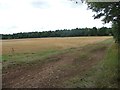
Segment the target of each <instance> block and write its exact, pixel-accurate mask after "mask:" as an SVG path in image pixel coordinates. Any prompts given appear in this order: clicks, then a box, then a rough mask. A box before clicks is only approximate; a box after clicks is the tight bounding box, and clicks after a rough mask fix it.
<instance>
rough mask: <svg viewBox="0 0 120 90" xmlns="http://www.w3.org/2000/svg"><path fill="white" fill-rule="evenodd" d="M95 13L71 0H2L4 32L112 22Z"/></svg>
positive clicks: (0, 28) (0, 24) (0, 19)
mask: <svg viewBox="0 0 120 90" xmlns="http://www.w3.org/2000/svg"><path fill="white" fill-rule="evenodd" d="M94 14H95V12H92V10H87V5H86V4H83V3H81V2H79V3H78V4H76V3H75V2H74V1H71V0H0V34H12V33H19V32H34V31H40V32H41V31H50V30H51V31H53V30H58V29H59V30H60V29H73V28H85V27H88V28H92V27H97V28H100V27H102V26H105V27H110V26H111V24H103V22H102V21H101V19H96V20H94V18H93V17H92V16H93V15H94Z"/></svg>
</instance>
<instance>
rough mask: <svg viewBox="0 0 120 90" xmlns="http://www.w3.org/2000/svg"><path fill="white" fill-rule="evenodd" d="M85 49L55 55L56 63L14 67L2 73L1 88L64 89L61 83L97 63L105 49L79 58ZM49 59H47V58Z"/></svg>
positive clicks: (53, 57)
mask: <svg viewBox="0 0 120 90" xmlns="http://www.w3.org/2000/svg"><path fill="white" fill-rule="evenodd" d="M85 50H87V49H84V48H77V49H74V50H72V52H68V53H65V54H60V55H55V56H52V57H50V59H55V60H56V61H53V62H49V63H45V64H43V65H39V63H38V64H35V65H33V66H31V67H27V66H26V67H16V68H14V69H11V68H10V69H8V70H6V73H5V72H4V73H3V88H50V87H51V88H52V87H65V86H64V85H63V84H62V83H63V82H64V81H65V80H68V79H69V78H71V77H74V76H75V75H82V74H83V73H85V72H87V71H89V70H90V69H91V68H92V67H93V66H94V65H96V64H97V63H99V61H100V60H102V58H103V57H104V55H105V51H106V47H103V48H101V49H98V50H94V51H92V52H91V53H90V54H89V57H88V58H85V59H83V58H80V53H81V52H83V51H85ZM47 59H49V58H47Z"/></svg>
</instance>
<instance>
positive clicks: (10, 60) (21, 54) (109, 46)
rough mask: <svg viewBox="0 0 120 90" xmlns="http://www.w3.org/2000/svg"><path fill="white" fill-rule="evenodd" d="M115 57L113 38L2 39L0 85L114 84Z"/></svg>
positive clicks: (72, 86) (87, 85)
mask: <svg viewBox="0 0 120 90" xmlns="http://www.w3.org/2000/svg"><path fill="white" fill-rule="evenodd" d="M116 57H117V48H116V45H115V44H114V43H113V39H112V37H65V38H32V39H13V40H3V41H2V61H3V62H2V67H3V69H2V72H3V73H2V78H3V82H2V85H3V88H51V87H52V88H54V87H55V88H57V87H60V88H64V87H65V88H77V87H80V88H81V87H82V88H84V87H87V88H90V87H93V88H96V87H98V88H101V87H117V82H116V80H117V79H116V78H117V74H116V71H117V69H116V66H117V59H116ZM112 74H113V75H112Z"/></svg>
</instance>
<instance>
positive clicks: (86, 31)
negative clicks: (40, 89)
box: [2, 27, 113, 39]
mask: <svg viewBox="0 0 120 90" xmlns="http://www.w3.org/2000/svg"><path fill="white" fill-rule="evenodd" d="M109 35H113V34H112V31H111V28H106V27H101V28H96V27H93V28H75V29H64V30H56V31H43V32H24V33H22V32H21V33H14V34H2V39H20V38H45V37H75V36H109Z"/></svg>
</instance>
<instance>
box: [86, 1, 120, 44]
mask: <svg viewBox="0 0 120 90" xmlns="http://www.w3.org/2000/svg"><path fill="white" fill-rule="evenodd" d="M87 5H88V8H89V9H92V10H93V11H94V12H96V14H95V15H94V19H97V18H101V17H104V18H103V20H102V21H104V22H105V23H109V22H112V24H113V26H114V32H113V33H114V38H115V41H116V42H117V43H119V44H120V2H87Z"/></svg>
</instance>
